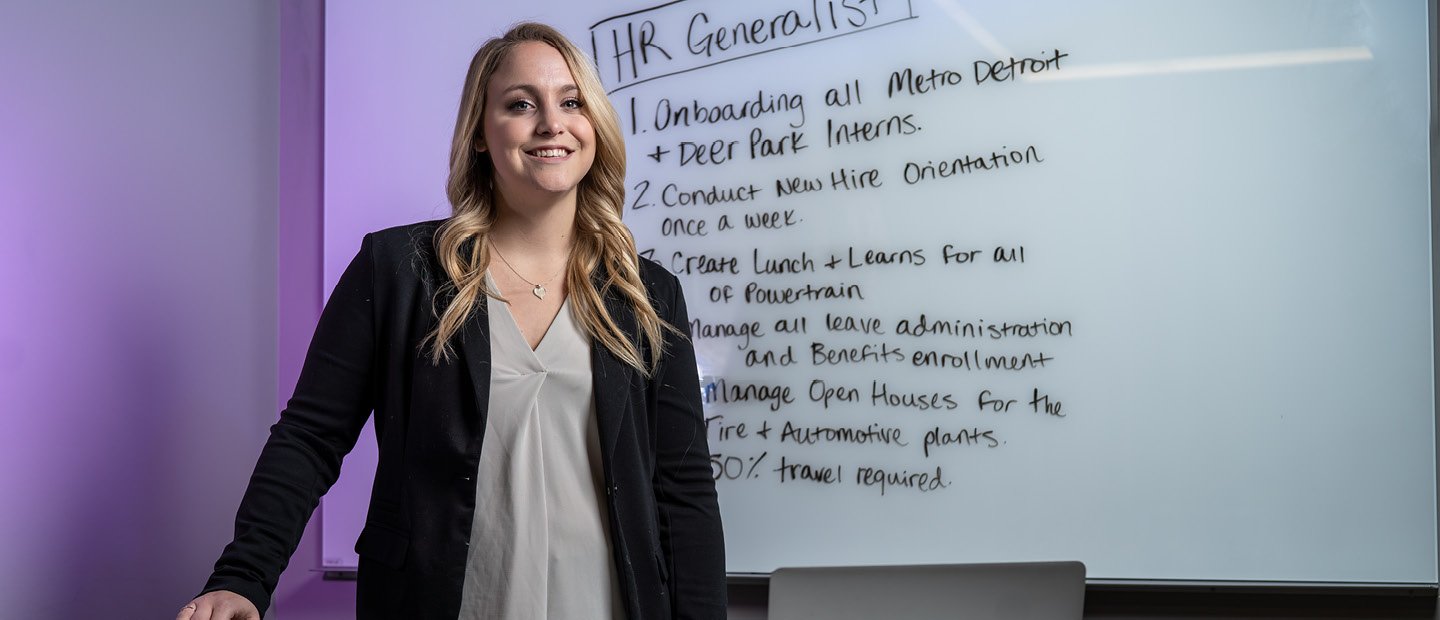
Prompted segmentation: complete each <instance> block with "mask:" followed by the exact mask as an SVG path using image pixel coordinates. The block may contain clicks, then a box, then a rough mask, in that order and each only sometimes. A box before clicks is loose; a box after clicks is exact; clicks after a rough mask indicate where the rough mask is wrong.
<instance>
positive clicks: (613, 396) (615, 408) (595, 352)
mask: <svg viewBox="0 0 1440 620" xmlns="http://www.w3.org/2000/svg"><path fill="white" fill-rule="evenodd" d="M604 296H605V309H606V310H608V311H609V312H610V316H611V317H612V318H614V319H615V324H616V325H619V326H620V329H621V331H623V332H624V333H626V334H634V333H635V332H636V326H635V315H633V314H631V312H630V307H629V306H627V305H626V304H624V303H623V302H621V301H620V300H619V299H617V298H616V297H615V295H614V294H613V293H611V292H610V291H605V295H604ZM590 373H591V375H592V377H593V379H594V388H593V389H594V390H595V418H596V422H597V424H598V425H599V428H600V438H601V439H602V440H603V454H605V455H606V458H607V459H608V458H609V456H608V455H610V454H613V453H614V447H615V442H616V441H617V440H618V439H619V438H620V430H621V429H622V428H624V426H625V417H626V416H628V415H630V409H631V406H630V383H631V381H632V380H633V378H634V374H635V369H634V368H632V367H630V365H629V364H626V363H625V362H624V361H621V360H620V359H619V358H617V357H615V354H613V353H611V352H610V349H607V348H605V345H603V344H601V343H600V341H599V340H596V339H591V342H590Z"/></svg>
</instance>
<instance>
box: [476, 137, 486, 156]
mask: <svg viewBox="0 0 1440 620" xmlns="http://www.w3.org/2000/svg"><path fill="white" fill-rule="evenodd" d="M475 152H476V153H484V152H485V136H475Z"/></svg>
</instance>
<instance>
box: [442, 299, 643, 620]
mask: <svg viewBox="0 0 1440 620" xmlns="http://www.w3.org/2000/svg"><path fill="white" fill-rule="evenodd" d="M486 279H487V281H488V280H489V274H486ZM487 283H489V282H487ZM491 285H492V286H493V283H491ZM487 308H488V312H487V315H488V317H489V322H490V367H491V371H490V403H489V409H488V411H489V413H488V415H487V418H486V422H485V438H484V443H483V444H482V446H481V449H480V466H479V471H478V472H477V473H476V476H475V481H476V488H475V520H474V521H473V523H472V524H471V527H470V555H469V561H468V563H467V564H466V567H465V584H464V588H463V590H462V598H461V603H460V618H461V619H462V620H470V619H485V620H489V619H492V618H504V619H506V620H529V619H540V618H624V617H625V612H624V608H623V604H622V602H621V599H620V595H619V583H618V579H617V576H616V574H615V565H614V562H613V560H612V555H611V548H610V538H609V532H610V528H609V522H608V518H607V511H606V510H605V494H604V491H603V489H604V475H603V470H602V467H603V466H602V464H601V457H600V434H599V428H598V424H597V423H596V419H595V399H594V390H593V384H592V379H591V374H590V343H589V341H588V338H586V336H585V334H584V333H583V332H582V331H581V330H580V329H579V327H578V325H576V323H575V322H574V320H573V319H572V317H571V316H570V302H569V300H568V299H567V300H566V301H565V303H564V304H562V305H561V307H560V312H559V314H557V315H556V317H555V321H554V322H553V323H552V324H551V325H550V330H549V331H547V332H546V333H545V336H544V338H542V339H541V341H540V344H539V345H538V346H536V348H535V349H534V350H531V349H530V346H529V344H528V343H527V342H526V341H525V337H524V335H523V334H522V333H521V332H520V327H519V325H518V324H517V323H516V321H515V319H514V317H513V316H512V315H511V314H510V309H509V304H506V303H504V302H501V301H498V300H495V299H489V298H487Z"/></svg>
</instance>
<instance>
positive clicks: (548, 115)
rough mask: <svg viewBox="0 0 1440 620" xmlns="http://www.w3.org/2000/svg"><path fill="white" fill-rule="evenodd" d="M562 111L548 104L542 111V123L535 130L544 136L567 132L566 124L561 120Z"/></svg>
mask: <svg viewBox="0 0 1440 620" xmlns="http://www.w3.org/2000/svg"><path fill="white" fill-rule="evenodd" d="M560 114H561V112H560V110H558V109H555V108H553V107H550V106H546V107H545V108H543V109H542V111H541V112H540V119H539V120H540V124H539V126H538V127H536V128H535V131H536V132H537V133H539V134H540V135H542V136H553V135H557V134H561V133H564V132H565V125H564V123H563V122H562V121H561V116H560Z"/></svg>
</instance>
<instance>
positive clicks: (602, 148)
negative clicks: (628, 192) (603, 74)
mask: <svg viewBox="0 0 1440 620" xmlns="http://www.w3.org/2000/svg"><path fill="white" fill-rule="evenodd" d="M530 41H535V42H540V43H544V44H546V45H549V46H550V47H553V48H555V50H556V51H558V52H560V55H561V56H562V57H564V58H565V64H567V65H569V67H570V74H571V76H573V77H574V78H575V85H576V86H577V87H579V89H580V101H581V103H582V104H583V106H582V108H581V109H582V110H583V112H584V114H585V116H586V117H587V118H588V119H589V120H590V124H591V126H592V127H594V130H595V143H596V152H595V162H594V164H592V165H591V167H590V171H589V173H587V174H586V175H585V178H583V179H581V181H580V184H579V188H578V196H577V200H576V210H575V239H574V249H573V250H572V251H571V253H570V262H569V265H568V267H569V274H568V275H567V276H566V280H565V284H566V288H568V289H569V293H570V302H571V307H572V308H573V311H574V315H575V317H576V319H577V320H578V321H579V323H580V326H581V328H582V329H583V330H584V331H585V332H586V334H587V335H589V336H590V337H591V338H592V339H595V340H598V341H599V342H600V343H601V344H602V345H604V346H605V348H606V349H609V350H610V352H612V353H613V354H614V355H615V356H616V357H618V358H619V359H620V360H622V361H624V362H625V363H626V364H629V365H630V366H632V367H634V368H635V369H636V370H639V371H640V372H641V373H643V374H645V375H647V376H648V375H649V374H650V373H651V372H652V371H653V370H654V368H655V366H656V365H657V364H658V363H659V361H660V356H661V354H662V349H663V346H662V344H663V340H662V332H663V331H665V330H666V329H667V328H669V329H673V327H671V326H669V325H666V324H665V323H664V322H663V321H661V320H660V317H659V316H658V315H657V314H656V313H655V309H654V308H653V307H652V306H651V305H650V300H649V298H648V297H647V296H646V294H645V285H644V283H643V282H641V280H640V272H639V262H638V261H639V259H638V257H637V256H636V254H635V239H634V237H632V236H631V234H630V230H629V229H628V228H626V227H625V225H624V224H622V223H621V222H620V214H621V212H622V210H623V208H624V205H625V141H624V138H623V136H622V135H621V130H620V119H619V116H618V115H616V113H615V108H614V106H612V105H610V100H609V99H608V98H606V96H605V89H604V86H602V85H601V83H600V77H599V74H598V73H597V72H596V70H595V67H594V66H593V65H592V64H591V63H590V61H589V60H588V59H587V58H586V57H585V54H584V52H581V51H580V49H579V48H577V47H575V44H574V43H571V42H570V41H569V40H568V39H566V38H565V36H564V35H562V34H560V32H559V31H557V30H555V29H554V28H551V27H550V26H546V25H544V24H536V23H522V24H518V25H516V26H514V27H513V28H511V29H510V31H509V32H506V33H505V34H504V35H503V36H501V37H499V38H495V39H491V40H489V41H487V42H486V43H485V45H483V46H481V47H480V49H479V51H477V52H475V57H474V58H473V59H471V61H470V70H469V71H468V72H467V74H466V76H465V91H464V93H462V94H461V96H460V113H459V115H458V117H457V118H456V120H455V136H454V139H453V141H452V142H451V145H450V178H449V180H448V181H447V183H446V185H445V192H446V195H447V196H448V198H449V199H450V206H451V215H450V218H449V219H448V220H446V221H445V223H444V224H442V225H441V226H440V228H439V229H438V230H436V231H435V249H436V253H437V255H438V258H439V262H440V266H441V268H443V269H444V270H445V275H446V276H448V282H446V283H445V284H444V285H443V286H442V287H441V288H440V290H439V291H438V293H437V294H436V297H435V301H434V303H435V314H436V316H437V317H438V318H439V324H438V325H437V326H436V328H435V331H433V332H431V333H430V334H429V336H428V337H427V340H426V342H428V343H429V347H430V351H429V353H430V357H431V361H432V362H433V363H436V364H438V363H440V362H441V361H442V360H449V359H450V357H451V355H452V354H453V352H452V350H451V347H450V339H451V338H452V337H453V336H454V335H455V333H456V332H457V331H459V330H460V327H461V326H463V325H464V324H465V321H466V320H468V319H469V317H470V315H471V313H472V312H474V311H475V309H476V305H477V304H478V303H479V302H480V301H481V300H482V296H483V295H489V296H491V297H496V298H499V293H498V292H497V291H493V290H489V289H488V287H486V286H485V277H484V274H485V269H486V268H487V267H489V263H490V253H489V252H488V245H489V239H488V237H489V232H490V227H491V226H492V225H494V223H495V216H496V205H495V195H494V191H495V190H494V169H493V168H492V166H491V163H490V156H489V154H488V153H486V152H481V151H479V150H477V149H476V148H475V147H476V144H477V143H478V142H477V141H478V140H479V139H480V133H481V130H482V128H483V122H484V114H485V98H486V95H487V92H488V89H489V83H490V77H491V76H492V75H494V74H495V72H496V71H497V70H498V69H499V68H500V64H501V63H502V62H503V61H504V60H505V57H506V56H507V55H508V54H509V53H510V51H511V50H513V49H514V48H515V47H516V46H517V45H518V44H520V43H524V42H530ZM592 274H598V275H600V276H602V277H603V279H597V280H595V281H593V282H592V279H591V276H592ZM607 292H613V293H615V294H617V295H618V296H619V298H620V299H621V301H623V302H624V303H626V304H628V305H629V306H630V308H631V309H632V310H633V312H634V314H635V320H636V324H637V325H638V326H639V328H640V337H642V338H643V339H644V341H645V342H646V343H648V344H649V350H650V351H649V352H650V355H649V358H650V359H648V360H646V359H642V356H641V353H640V343H639V342H637V341H636V340H632V336H631V335H630V334H627V333H625V331H624V330H622V329H621V328H620V326H619V325H618V324H616V322H615V318H614V317H612V316H611V315H610V312H609V311H608V310H606V308H605V303H604V298H603V295H604V294H606V293H607ZM447 299H448V303H446V302H445V300H447ZM442 304H443V305H444V308H443V309H442V308H441V305H442Z"/></svg>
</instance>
